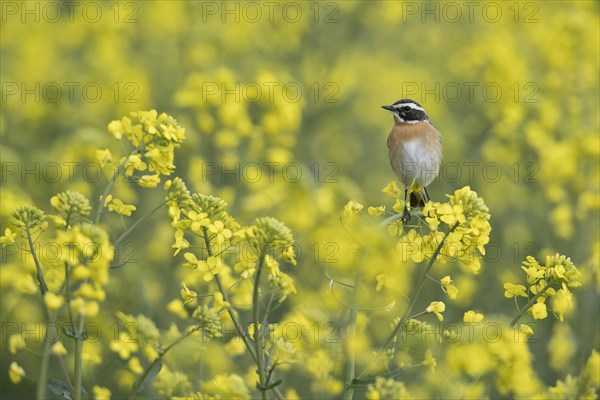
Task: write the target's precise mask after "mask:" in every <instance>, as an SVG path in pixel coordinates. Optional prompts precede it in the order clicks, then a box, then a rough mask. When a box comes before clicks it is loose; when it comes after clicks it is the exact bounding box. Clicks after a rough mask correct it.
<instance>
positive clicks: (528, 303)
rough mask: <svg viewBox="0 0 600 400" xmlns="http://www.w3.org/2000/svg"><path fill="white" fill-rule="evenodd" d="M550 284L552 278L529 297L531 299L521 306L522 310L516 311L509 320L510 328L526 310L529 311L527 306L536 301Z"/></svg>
mask: <svg viewBox="0 0 600 400" xmlns="http://www.w3.org/2000/svg"><path fill="white" fill-rule="evenodd" d="M551 284H552V279H549V280H548V282H547V283H546V286H544V288H543V289H542V290H540V291H539V292H537V294H536V295H535V296H533V297H532V298H531V300H529V301H528V302H527V304H525V307H523V311H521V312H520V313H518V314H517V315H516V317H514V318H513V320H512V321H510V327H511V328H512V327H513V326H515V324H516V323H517V322H518V321H519V319H521V317H522V316H523V315H525V314H527V312H528V311H529V308H530V307H531V306H533V305H534V304H535V303H536V302H537V299H538V298H539V297H540V296H541V295H543V294H544V293H545V292H546V290H548V289H550V286H551Z"/></svg>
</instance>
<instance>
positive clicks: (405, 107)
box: [402, 106, 410, 111]
mask: <svg viewBox="0 0 600 400" xmlns="http://www.w3.org/2000/svg"><path fill="white" fill-rule="evenodd" d="M402 109H403V110H404V111H410V107H409V106H404V107H402Z"/></svg>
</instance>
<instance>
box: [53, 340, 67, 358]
mask: <svg viewBox="0 0 600 400" xmlns="http://www.w3.org/2000/svg"><path fill="white" fill-rule="evenodd" d="M52 354H54V355H56V356H64V355H65V354H67V349H65V346H63V344H62V343H61V342H56V343H54V344H53V345H52Z"/></svg>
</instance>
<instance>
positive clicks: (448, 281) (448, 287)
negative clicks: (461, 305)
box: [440, 275, 458, 300]
mask: <svg viewBox="0 0 600 400" xmlns="http://www.w3.org/2000/svg"><path fill="white" fill-rule="evenodd" d="M440 283H441V284H442V290H443V291H444V292H445V293H447V294H448V297H449V298H450V299H452V300H454V299H456V298H457V297H458V288H457V287H456V286H454V281H453V280H452V278H450V275H446V276H445V277H443V278H442V279H440Z"/></svg>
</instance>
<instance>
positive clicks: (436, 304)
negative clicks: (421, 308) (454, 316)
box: [425, 301, 446, 321]
mask: <svg viewBox="0 0 600 400" xmlns="http://www.w3.org/2000/svg"><path fill="white" fill-rule="evenodd" d="M444 311H446V305H445V304H444V303H443V302H441V301H432V302H431V304H429V306H427V308H426V309H425V312H427V313H434V314H435V315H436V316H437V317H438V319H439V320H440V321H443V320H444V316H443V315H442V313H443V312H444Z"/></svg>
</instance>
